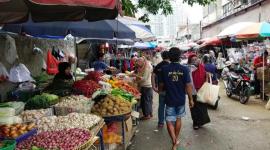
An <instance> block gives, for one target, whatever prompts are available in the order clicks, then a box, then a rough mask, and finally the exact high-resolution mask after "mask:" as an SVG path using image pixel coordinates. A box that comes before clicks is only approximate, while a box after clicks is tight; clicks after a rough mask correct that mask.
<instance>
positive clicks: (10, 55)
mask: <svg viewBox="0 0 270 150" xmlns="http://www.w3.org/2000/svg"><path fill="white" fill-rule="evenodd" d="M5 37H6V43H5V56H6V59H7V62H8V63H10V64H13V62H14V61H15V60H16V58H18V55H17V49H16V43H15V40H14V38H12V37H11V36H9V35H6V36H5Z"/></svg>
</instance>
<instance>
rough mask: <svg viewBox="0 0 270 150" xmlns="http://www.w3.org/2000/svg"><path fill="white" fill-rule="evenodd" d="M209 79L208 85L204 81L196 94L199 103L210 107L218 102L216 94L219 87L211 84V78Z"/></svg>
mask: <svg viewBox="0 0 270 150" xmlns="http://www.w3.org/2000/svg"><path fill="white" fill-rule="evenodd" d="M209 78H210V83H208V81H206V82H205V83H204V84H203V86H202V87H201V88H200V90H199V91H198V93H197V97H198V99H197V101H199V102H201V103H207V104H210V105H212V106H214V105H215V104H216V101H217V100H218V94H219V88H220V87H219V86H218V85H213V84H212V78H211V77H209Z"/></svg>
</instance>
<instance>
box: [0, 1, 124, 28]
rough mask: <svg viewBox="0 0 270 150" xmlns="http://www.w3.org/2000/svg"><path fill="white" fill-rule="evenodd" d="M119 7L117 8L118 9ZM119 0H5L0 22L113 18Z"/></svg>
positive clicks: (1, 5)
mask: <svg viewBox="0 0 270 150" xmlns="http://www.w3.org/2000/svg"><path fill="white" fill-rule="evenodd" d="M118 8H119V9H118ZM119 12H121V4H120V1H119V0H91V1H89V0H7V1H4V2H1V1H0V23H24V22H27V21H28V19H29V16H30V14H31V17H32V19H33V21H34V22H51V21H81V20H83V19H86V20H88V21H98V20H103V19H115V18H116V17H117V15H118V13H119Z"/></svg>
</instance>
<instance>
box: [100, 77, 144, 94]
mask: <svg viewBox="0 0 270 150" xmlns="http://www.w3.org/2000/svg"><path fill="white" fill-rule="evenodd" d="M105 82H107V83H109V84H111V86H112V87H113V88H118V89H122V90H125V91H127V92H130V93H132V94H133V95H134V96H135V97H138V96H140V95H141V93H140V92H139V91H138V90H137V89H135V88H133V87H131V86H130V85H129V84H128V83H127V82H125V81H113V80H108V79H107V80H105Z"/></svg>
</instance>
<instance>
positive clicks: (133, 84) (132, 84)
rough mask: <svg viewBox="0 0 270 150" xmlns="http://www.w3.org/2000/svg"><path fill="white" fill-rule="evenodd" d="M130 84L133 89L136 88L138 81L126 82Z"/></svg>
mask: <svg viewBox="0 0 270 150" xmlns="http://www.w3.org/2000/svg"><path fill="white" fill-rule="evenodd" d="M128 84H129V85H130V86H132V87H133V88H134V89H138V83H133V82H128Z"/></svg>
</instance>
